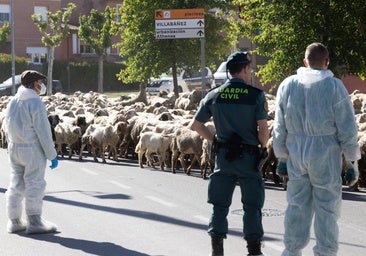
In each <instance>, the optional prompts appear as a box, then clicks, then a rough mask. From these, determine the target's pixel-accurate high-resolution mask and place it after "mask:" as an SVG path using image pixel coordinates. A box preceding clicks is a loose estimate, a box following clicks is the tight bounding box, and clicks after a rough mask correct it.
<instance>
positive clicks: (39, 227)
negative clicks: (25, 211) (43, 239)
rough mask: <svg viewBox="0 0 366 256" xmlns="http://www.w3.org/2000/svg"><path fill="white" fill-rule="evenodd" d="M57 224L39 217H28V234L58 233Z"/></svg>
mask: <svg viewBox="0 0 366 256" xmlns="http://www.w3.org/2000/svg"><path fill="white" fill-rule="evenodd" d="M56 230H57V226H56V224H54V223H52V222H49V221H46V220H44V219H42V218H41V216H39V215H32V216H28V226H27V229H26V231H25V232H26V233H27V234H44V233H53V232H56Z"/></svg>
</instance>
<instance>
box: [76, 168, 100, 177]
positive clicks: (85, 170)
mask: <svg viewBox="0 0 366 256" xmlns="http://www.w3.org/2000/svg"><path fill="white" fill-rule="evenodd" d="M80 170H82V171H83V172H86V173H88V174H91V175H94V176H97V175H99V174H98V173H97V172H94V171H92V170H90V169H88V168H85V167H81V168H80Z"/></svg>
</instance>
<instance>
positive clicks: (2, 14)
mask: <svg viewBox="0 0 366 256" xmlns="http://www.w3.org/2000/svg"><path fill="white" fill-rule="evenodd" d="M9 21H10V5H8V4H0V23H9Z"/></svg>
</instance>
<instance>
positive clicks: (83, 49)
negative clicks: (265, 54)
mask: <svg viewBox="0 0 366 256" xmlns="http://www.w3.org/2000/svg"><path fill="white" fill-rule="evenodd" d="M80 54H95V50H94V49H93V48H92V47H91V45H89V44H86V43H84V42H83V41H80Z"/></svg>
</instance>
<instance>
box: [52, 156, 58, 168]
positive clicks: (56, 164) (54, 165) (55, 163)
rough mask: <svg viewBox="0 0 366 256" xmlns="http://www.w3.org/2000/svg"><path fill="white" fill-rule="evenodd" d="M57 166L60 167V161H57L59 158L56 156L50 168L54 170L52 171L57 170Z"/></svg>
mask: <svg viewBox="0 0 366 256" xmlns="http://www.w3.org/2000/svg"><path fill="white" fill-rule="evenodd" d="M57 166H58V159H57V156H56V157H55V158H54V159H52V160H51V165H50V168H51V170H52V169H55V168H56V167H57Z"/></svg>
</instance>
